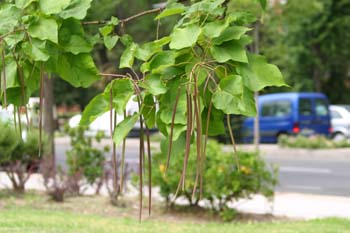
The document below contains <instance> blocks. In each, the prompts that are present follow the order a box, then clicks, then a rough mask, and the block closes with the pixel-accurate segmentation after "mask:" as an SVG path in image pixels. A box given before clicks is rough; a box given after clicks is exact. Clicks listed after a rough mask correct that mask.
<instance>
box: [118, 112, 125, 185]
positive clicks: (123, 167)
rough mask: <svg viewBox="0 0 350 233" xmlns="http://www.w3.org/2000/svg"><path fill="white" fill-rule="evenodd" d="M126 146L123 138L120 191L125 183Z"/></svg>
mask: <svg viewBox="0 0 350 233" xmlns="http://www.w3.org/2000/svg"><path fill="white" fill-rule="evenodd" d="M125 118H126V110H124V119H125ZM125 148H126V138H123V144H122V161H121V171H120V184H119V185H120V191H121V192H122V191H123V185H124V172H125V171H124V170H125Z"/></svg>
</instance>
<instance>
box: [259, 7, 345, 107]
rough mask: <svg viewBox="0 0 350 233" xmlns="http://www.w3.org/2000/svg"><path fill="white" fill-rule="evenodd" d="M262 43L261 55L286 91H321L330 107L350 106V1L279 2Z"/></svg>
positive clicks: (264, 29)
mask: <svg viewBox="0 0 350 233" xmlns="http://www.w3.org/2000/svg"><path fill="white" fill-rule="evenodd" d="M261 39H262V46H261V48H262V52H263V53H264V54H265V55H266V56H267V57H268V58H269V59H270V60H272V61H274V63H275V64H277V65H278V66H279V67H280V68H281V70H282V72H283V74H284V76H285V77H286V80H287V82H288V83H289V84H290V86H291V89H286V90H289V91H290V90H294V91H321V92H324V93H326V94H327V95H328V97H329V98H330V100H331V102H332V103H347V104H349V103H350V72H349V70H350V50H349V46H350V2H349V1H346V0H311V1H302V0H293V1H287V3H285V4H281V3H280V2H279V1H275V3H274V5H273V6H272V7H271V8H269V11H268V13H267V14H266V16H265V24H264V25H263V26H262V29H261ZM268 90H270V91H274V89H268ZM334 90H337V91H334Z"/></svg>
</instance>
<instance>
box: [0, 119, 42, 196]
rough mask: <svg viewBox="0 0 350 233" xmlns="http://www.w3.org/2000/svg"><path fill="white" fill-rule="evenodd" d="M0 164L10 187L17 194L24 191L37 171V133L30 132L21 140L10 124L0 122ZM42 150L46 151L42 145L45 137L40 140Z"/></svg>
mask: <svg viewBox="0 0 350 233" xmlns="http://www.w3.org/2000/svg"><path fill="white" fill-rule="evenodd" d="M0 129H1V134H0V163H1V167H2V169H3V170H4V171H5V172H6V174H7V176H8V177H9V179H10V181H11V183H12V187H13V189H14V190H15V191H17V192H24V191H25V183H26V182H27V181H28V179H29V178H30V176H31V175H32V173H33V172H35V171H36V170H37V169H38V166H39V163H40V158H39V132H38V131H37V130H34V129H32V130H30V131H28V132H27V135H26V137H25V138H24V139H22V138H21V137H20V135H19V132H17V131H16V129H15V127H14V125H12V124H11V123H2V122H0ZM41 143H42V145H41V147H42V150H43V153H42V154H44V151H45V150H46V149H47V148H46V147H45V146H44V145H47V143H46V137H45V136H44V137H43V140H42V142H41Z"/></svg>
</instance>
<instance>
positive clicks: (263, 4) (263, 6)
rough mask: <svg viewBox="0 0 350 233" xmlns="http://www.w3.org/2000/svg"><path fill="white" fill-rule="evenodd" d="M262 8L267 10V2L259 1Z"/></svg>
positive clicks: (264, 0) (265, 0)
mask: <svg viewBox="0 0 350 233" xmlns="http://www.w3.org/2000/svg"><path fill="white" fill-rule="evenodd" d="M257 1H258V2H259V3H260V5H261V7H262V8H263V9H264V10H265V9H266V5H267V0H257Z"/></svg>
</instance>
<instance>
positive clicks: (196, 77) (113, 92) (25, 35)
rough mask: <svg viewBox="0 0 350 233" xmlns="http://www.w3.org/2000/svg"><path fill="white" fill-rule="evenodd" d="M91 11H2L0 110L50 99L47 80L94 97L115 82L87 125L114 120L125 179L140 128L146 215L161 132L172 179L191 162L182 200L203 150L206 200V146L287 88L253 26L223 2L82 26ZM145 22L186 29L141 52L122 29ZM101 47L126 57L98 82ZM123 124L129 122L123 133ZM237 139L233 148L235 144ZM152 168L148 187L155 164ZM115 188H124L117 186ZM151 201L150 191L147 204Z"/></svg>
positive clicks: (39, 4) (18, 7)
mask: <svg viewBox="0 0 350 233" xmlns="http://www.w3.org/2000/svg"><path fill="white" fill-rule="evenodd" d="M91 1H92V0H80V1H70V0H68V1H58V2H59V3H57V1H52V0H39V1H13V2H14V3H6V4H1V8H0V17H1V18H2V19H6V20H1V23H0V45H1V46H0V49H1V55H2V56H1V58H2V59H1V100H2V104H3V105H7V104H8V103H12V104H14V105H16V106H22V105H25V104H26V102H27V101H28V98H29V97H30V96H31V94H32V93H33V92H34V91H36V90H37V89H38V88H41V89H42V90H43V89H44V87H43V85H42V81H41V80H42V79H43V75H44V74H50V73H55V74H57V75H58V76H59V77H61V78H62V79H64V80H66V81H67V82H69V83H70V84H71V85H73V86H75V87H88V86H90V85H91V84H92V83H94V82H95V81H97V80H98V79H99V78H100V76H109V77H111V78H112V81H111V82H110V83H108V84H107V86H106V87H105V90H104V91H103V92H102V93H100V94H98V95H97V96H95V97H94V98H93V99H92V100H91V102H90V103H89V104H88V105H87V107H86V108H85V110H84V112H83V115H82V118H81V121H80V124H81V125H89V124H90V123H91V122H92V121H93V120H95V119H96V118H97V117H98V116H100V115H102V114H104V113H105V112H108V111H110V115H111V122H109V123H108V122H106V124H110V130H111V135H112V140H113V143H114V148H115V146H119V145H122V147H123V153H122V160H121V161H122V166H121V170H122V171H121V174H123V167H124V161H125V158H124V157H125V144H126V141H125V137H126V136H127V135H128V133H129V132H130V131H131V129H132V128H133V126H134V125H135V123H136V122H138V121H139V122H140V128H141V129H140V131H141V132H140V157H139V165H140V166H139V176H140V207H141V208H140V209H142V196H143V193H142V187H143V179H142V176H143V165H144V164H146V163H145V160H146V158H147V160H148V161H151V154H150V142H149V129H151V128H154V127H157V128H158V129H159V131H160V132H161V133H162V134H163V135H164V136H165V137H166V141H167V146H166V147H163V150H166V153H167V155H168V158H167V161H166V167H165V170H167V169H171V167H169V161H170V160H171V159H172V155H173V154H174V153H177V152H178V151H179V150H182V152H183V151H184V152H185V153H184V156H185V158H184V162H183V169H182V174H181V175H180V176H179V183H178V191H179V190H181V189H183V188H184V187H185V177H186V169H187V161H188V157H189V154H190V145H191V144H195V145H196V151H197V153H196V154H197V166H196V174H197V175H196V179H195V182H194V186H193V195H200V193H201V190H202V187H203V182H205V180H203V169H204V167H205V154H206V143H207V140H208V137H209V136H216V135H219V134H223V133H224V132H225V127H224V117H225V115H229V114H242V115H246V116H253V115H255V114H256V107H255V106H256V105H255V100H254V92H257V91H260V90H262V89H263V88H264V87H267V86H283V85H285V83H284V81H283V78H282V75H281V73H280V71H279V69H278V68H277V67H276V66H275V65H272V64H268V63H267V61H266V60H265V58H264V57H263V56H261V55H257V54H251V53H249V52H248V50H247V46H248V45H249V44H250V43H251V42H252V39H251V37H250V36H249V35H248V33H249V31H250V30H251V28H249V27H247V25H252V23H254V21H253V20H252V17H247V13H246V12H228V11H227V6H226V4H227V1H224V0H203V1H191V2H184V1H174V0H170V1H168V2H167V4H166V7H165V8H158V9H152V10H148V11H145V12H141V13H139V14H137V15H134V16H131V17H129V18H126V19H118V18H116V17H112V18H111V20H109V21H93V22H81V20H82V19H84V17H85V15H86V11H87V10H88V9H89V7H90V3H91ZM10 2H11V1H10ZM53 2H55V4H53ZM180 2H184V3H180ZM259 2H260V3H261V5H262V6H263V7H264V6H265V5H266V1H263V0H260V1H259ZM38 12H39V13H38ZM146 14H157V15H156V17H155V20H158V22H160V21H162V20H163V18H165V17H169V16H174V15H177V17H179V20H178V21H177V23H176V25H174V27H173V29H172V32H171V33H170V35H168V36H165V37H162V38H158V34H159V33H158V30H157V33H156V34H157V36H156V37H157V38H156V39H155V40H153V41H150V42H147V43H144V44H138V43H136V42H135V41H134V40H133V38H132V36H131V35H128V34H126V33H125V30H124V29H125V28H126V27H127V24H128V23H129V22H130V21H132V20H133V19H136V18H139V17H142V16H144V15H146ZM91 24H97V25H102V26H101V28H100V30H99V35H98V36H97V37H98V38H97V39H96V37H94V38H95V39H94V40H93V39H91V38H90V39H88V35H87V34H86V33H85V32H84V27H88V26H89V25H91ZM158 25H160V24H158ZM99 40H100V41H103V44H104V46H106V48H108V49H112V48H114V47H115V46H116V45H119V44H121V45H122V46H123V47H124V52H123V53H122V55H121V57H120V63H119V68H120V69H121V70H122V71H123V72H121V74H104V73H99V72H98V69H97V68H96V66H95V64H94V61H93V59H92V57H91V53H90V52H91V51H92V49H93V46H94V43H96V42H98V41H99ZM136 61H137V62H136ZM136 63H137V65H136ZM140 63H141V66H140V65H138V64H140ZM130 98H134V101H136V102H137V104H138V107H139V111H138V112H137V113H134V114H133V115H129V116H127V114H126V112H125V111H126V105H127V102H128V101H129V100H130ZM117 115H124V119H123V120H122V121H121V122H119V123H118V124H117V119H116V116H117ZM227 119H228V120H229V118H227ZM228 125H230V124H228ZM230 132H232V130H230ZM231 139H232V141H233V143H234V137H233V135H231ZM174 145H176V147H175V146H174ZM113 151H114V153H113V154H114V155H113V158H114V159H113V161H114V162H113V164H114V166H115V168H116V167H117V165H116V163H117V160H116V159H115V156H116V155H115V149H114V150H113ZM146 152H147V153H146ZM146 154H147V156H146ZM233 159H234V158H233ZM237 163H238V161H237ZM147 164H148V168H147V169H146V170H147V171H148V180H149V182H150V181H151V162H148V163H147ZM114 171H116V169H114ZM165 173H166V171H165ZM115 177H117V176H115ZM118 177H119V176H118ZM120 177H121V179H124V178H123V176H120ZM114 183H115V186H117V183H118V182H117V181H114ZM119 183H120V184H122V183H123V181H121V182H119ZM149 186H150V187H151V184H149ZM115 188H116V189H118V190H122V187H115ZM151 193H152V191H151V188H149V196H150V197H149V200H151ZM150 205H151V203H149V206H150ZM140 217H141V211H140Z"/></svg>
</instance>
